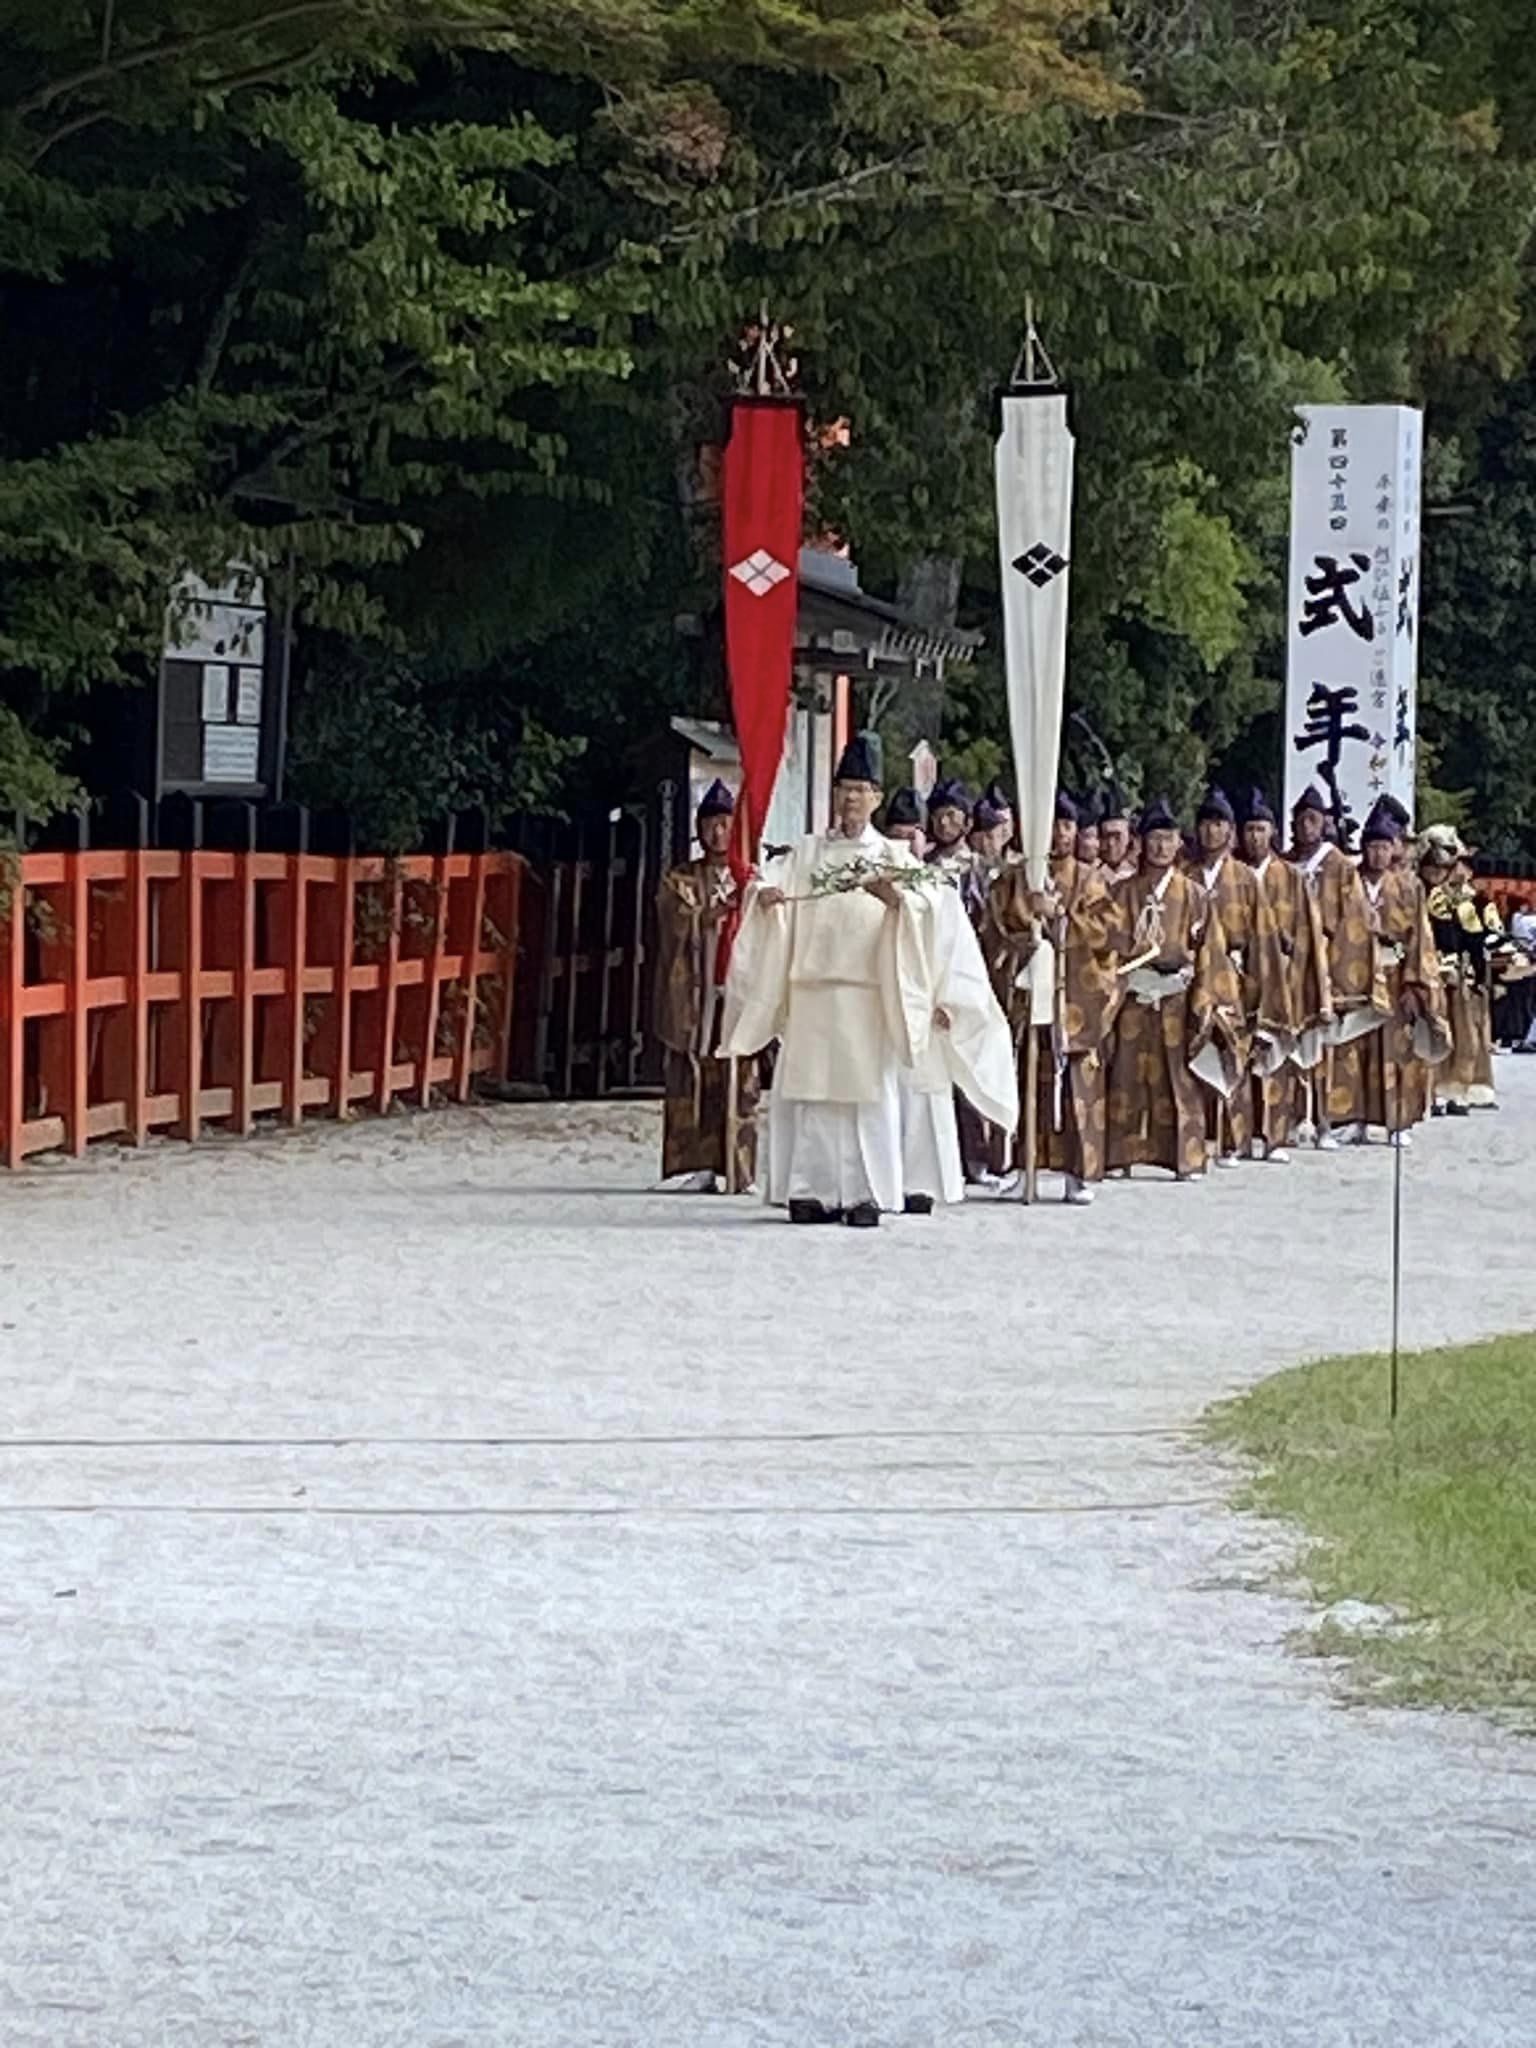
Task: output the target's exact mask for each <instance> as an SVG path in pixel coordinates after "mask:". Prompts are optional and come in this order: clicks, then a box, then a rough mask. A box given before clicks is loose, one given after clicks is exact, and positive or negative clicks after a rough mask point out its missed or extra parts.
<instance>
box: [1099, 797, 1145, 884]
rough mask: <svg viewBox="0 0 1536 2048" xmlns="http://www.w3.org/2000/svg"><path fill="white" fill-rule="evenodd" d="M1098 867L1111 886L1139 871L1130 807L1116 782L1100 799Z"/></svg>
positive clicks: (1125, 880)
mask: <svg viewBox="0 0 1536 2048" xmlns="http://www.w3.org/2000/svg"><path fill="white" fill-rule="evenodd" d="M1099 870H1100V872H1101V873H1102V875H1103V877H1104V879H1105V881H1106V882H1107V883H1108V884H1109V886H1110V887H1111V888H1113V887H1114V886H1115V884H1116V882H1128V881H1129V880H1130V878H1131V876H1132V875H1134V874H1135V872H1136V844H1135V840H1134V838H1133V836H1132V833H1131V807H1130V805H1129V804H1128V803H1127V802H1126V800H1125V798H1124V797H1123V796H1122V795H1121V794H1120V792H1119V790H1118V789H1117V788H1116V787H1115V785H1114V784H1113V783H1111V784H1110V786H1109V788H1108V789H1107V790H1105V792H1104V795H1103V797H1102V798H1101V799H1100V802H1099Z"/></svg>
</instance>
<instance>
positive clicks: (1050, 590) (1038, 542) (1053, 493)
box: [994, 306, 1073, 1202]
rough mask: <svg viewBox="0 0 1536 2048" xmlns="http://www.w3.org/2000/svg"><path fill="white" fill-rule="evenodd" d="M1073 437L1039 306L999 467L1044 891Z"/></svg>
mask: <svg viewBox="0 0 1536 2048" xmlns="http://www.w3.org/2000/svg"><path fill="white" fill-rule="evenodd" d="M1072 465H1073V437H1072V429H1071V426H1070V425H1069V423H1068V419H1067V394H1066V392H1065V391H1064V390H1063V389H1062V388H1061V386H1060V383H1059V381H1058V379H1057V376H1056V372H1055V369H1054V367H1053V365H1052V364H1051V361H1050V358H1049V357H1048V356H1047V354H1046V352H1045V349H1044V348H1043V346H1042V345H1041V342H1040V337H1039V335H1038V333H1037V332H1036V329H1035V322H1034V311H1033V307H1032V306H1031V307H1030V309H1029V311H1028V314H1027V316H1026V325H1025V334H1024V346H1023V349H1022V350H1021V352H1020V355H1019V360H1018V362H1017V363H1016V364H1015V365H1014V371H1013V376H1012V378H1011V379H1010V380H1009V383H1008V385H1007V387H1006V389H1005V390H1003V391H1002V392H1001V393H1000V394H999V396H998V401H997V435H996V450H995V454H994V475H995V481H996V488H997V537H998V550H999V559H1000V564H1001V574H1002V594H1003V638H1004V652H1005V657H1006V668H1007V682H1008V720H1009V726H1010V728H1011V732H1012V738H1013V758H1014V769H1015V774H1016V778H1017V786H1018V806H1017V818H1018V837H1019V847H1020V851H1021V853H1022V855H1023V866H1024V876H1023V880H1024V884H1025V886H1026V888H1027V889H1028V890H1030V891H1033V892H1035V894H1036V895H1038V896H1039V897H1041V898H1042V899H1043V898H1044V895H1045V891H1046V888H1047V885H1048V883H1049V880H1050V869H1049V859H1050V849H1051V837H1052V827H1053V824H1054V822H1055V809H1056V779H1057V764H1058V761H1059V758H1060V754H1061V718H1062V696H1063V690H1064V685H1065V678H1066V664H1067V592H1068V584H1069V580H1070V579H1069V564H1070V561H1071V547H1072ZM1056 971H1057V970H1056V957H1055V949H1054V948H1053V946H1052V945H1051V943H1050V940H1049V938H1047V937H1044V936H1042V938H1041V940H1040V943H1039V944H1038V945H1036V946H1035V948H1034V949H1033V951H1032V952H1031V953H1030V955H1029V959H1028V962H1027V965H1025V966H1024V967H1023V968H1022V970H1021V973H1022V977H1023V979H1022V981H1021V983H1020V985H1019V986H1018V991H1017V992H1018V994H1019V996H1021V997H1022V998H1023V1001H1024V1003H1025V1005H1026V1006H1027V1015H1028V1017H1029V1020H1030V1023H1029V1028H1027V1029H1026V1031H1025V1034H1024V1049H1025V1069H1024V1075H1023V1086H1022V1089H1021V1095H1022V1103H1021V1108H1022V1111H1023V1119H1024V1132H1023V1144H1022V1153H1023V1173H1022V1176H1021V1181H1020V1192H1021V1194H1022V1196H1023V1199H1024V1200H1025V1201H1026V1202H1032V1201H1033V1200H1034V1199H1035V1193H1036V1164H1037V1155H1038V1148H1039V1080H1038V1073H1039V1057H1040V1049H1039V1034H1038V1032H1037V1031H1036V1030H1035V1028H1034V1026H1035V1025H1037V1024H1040V1023H1045V1022H1048V1021H1049V1020H1051V1019H1053V1018H1054V1016H1055V1006H1056Z"/></svg>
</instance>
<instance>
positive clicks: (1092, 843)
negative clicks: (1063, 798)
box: [1076, 796, 1100, 868]
mask: <svg viewBox="0 0 1536 2048" xmlns="http://www.w3.org/2000/svg"><path fill="white" fill-rule="evenodd" d="M1099 852H1100V845H1099V800H1098V798H1097V797H1093V796H1087V797H1080V798H1079V799H1078V804H1077V846H1076V856H1077V860H1078V864H1079V865H1080V866H1081V867H1085V868H1096V867H1097V866H1098V864H1099Z"/></svg>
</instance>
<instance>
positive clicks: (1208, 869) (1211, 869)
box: [1200, 853, 1227, 889]
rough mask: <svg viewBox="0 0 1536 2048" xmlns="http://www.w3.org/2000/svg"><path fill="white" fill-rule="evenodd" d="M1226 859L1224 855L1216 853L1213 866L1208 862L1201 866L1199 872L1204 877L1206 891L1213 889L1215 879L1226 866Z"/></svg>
mask: <svg viewBox="0 0 1536 2048" xmlns="http://www.w3.org/2000/svg"><path fill="white" fill-rule="evenodd" d="M1226 859H1227V856H1226V854H1225V853H1218V854H1217V856H1216V859H1215V862H1214V864H1212V863H1209V862H1206V863H1203V864H1202V866H1201V870H1200V872H1201V873H1202V875H1204V877H1205V886H1206V888H1207V889H1214V888H1215V886H1216V877H1217V876H1218V875H1219V874H1220V873H1221V871H1222V868H1223V867H1224V866H1225V865H1226Z"/></svg>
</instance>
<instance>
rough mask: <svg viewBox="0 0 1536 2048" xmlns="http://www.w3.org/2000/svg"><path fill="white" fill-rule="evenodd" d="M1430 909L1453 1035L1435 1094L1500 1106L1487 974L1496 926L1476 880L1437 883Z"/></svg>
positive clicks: (1457, 1102) (1466, 1104) (1458, 1102)
mask: <svg viewBox="0 0 1536 2048" xmlns="http://www.w3.org/2000/svg"><path fill="white" fill-rule="evenodd" d="M1428 910H1429V917H1430V923H1431V926H1432V929H1433V934H1434V939H1435V944H1436V947H1437V949H1438V952H1439V956H1440V976H1441V983H1442V986H1443V988H1444V991H1445V1003H1446V1016H1447V1021H1448V1024H1449V1027H1450V1034H1451V1052H1450V1057H1449V1058H1448V1059H1447V1060H1446V1062H1445V1064H1444V1065H1443V1066H1442V1067H1441V1068H1440V1070H1439V1071H1438V1073H1437V1074H1436V1075H1435V1099H1436V1101H1437V1102H1446V1103H1449V1104H1451V1105H1452V1106H1453V1107H1456V1108H1466V1109H1495V1108H1497V1106H1498V1098H1497V1095H1496V1093H1495V1091H1494V1083H1493V1019H1492V1005H1491V1003H1490V1000H1489V992H1488V975H1487V943H1488V939H1489V936H1490V935H1491V929H1492V928H1491V927H1490V925H1489V923H1488V922H1487V920H1486V918H1485V917H1484V915H1483V913H1482V912H1480V911H1479V909H1478V907H1477V902H1476V896H1475V892H1474V891H1473V889H1472V886H1471V884H1470V883H1466V882H1453V883H1449V884H1446V883H1440V884H1437V885H1436V887H1435V888H1433V889H1432V890H1431V891H1430V892H1429V900H1428ZM1495 918H1497V913H1495ZM1499 928H1500V929H1502V925H1500V927H1499Z"/></svg>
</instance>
